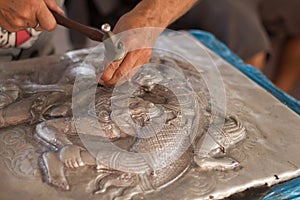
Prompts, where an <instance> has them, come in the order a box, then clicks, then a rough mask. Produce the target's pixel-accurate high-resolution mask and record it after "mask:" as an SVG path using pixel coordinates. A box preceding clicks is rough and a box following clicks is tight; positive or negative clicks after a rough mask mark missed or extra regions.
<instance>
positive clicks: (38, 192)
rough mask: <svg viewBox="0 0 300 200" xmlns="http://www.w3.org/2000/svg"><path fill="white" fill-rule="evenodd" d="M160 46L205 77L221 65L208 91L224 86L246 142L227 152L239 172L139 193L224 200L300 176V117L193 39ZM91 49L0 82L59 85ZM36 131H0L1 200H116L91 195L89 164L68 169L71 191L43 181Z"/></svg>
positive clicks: (5, 72)
mask: <svg viewBox="0 0 300 200" xmlns="http://www.w3.org/2000/svg"><path fill="white" fill-rule="evenodd" d="M156 45H157V46H156V47H157V48H158V50H157V51H158V52H160V50H159V49H161V48H164V49H169V50H170V51H173V52H177V53H178V54H179V55H182V57H184V58H186V59H187V60H188V61H189V62H190V63H192V64H194V65H196V66H199V67H200V68H201V70H202V71H203V72H204V73H207V74H209V73H210V71H213V73H212V75H214V74H215V73H216V71H214V70H215V68H214V66H213V65H215V66H217V68H218V69H219V72H220V74H221V79H220V80H221V81H222V82H221V86H220V85H215V86H214V85H213V86H211V90H210V92H211V93H212V94H213V93H214V87H224V88H225V90H224V92H225V94H226V96H225V97H226V98H225V100H226V101H225V103H226V107H225V108H226V113H227V114H234V115H236V116H237V117H238V118H239V119H240V120H241V121H242V122H243V124H244V126H245V127H246V131H247V138H246V140H245V141H244V142H243V143H241V144H238V145H237V146H235V147H234V148H232V149H230V150H229V155H230V156H231V157H232V158H234V159H236V160H237V161H239V162H240V163H241V166H242V167H241V168H239V169H236V170H229V171H225V172H224V171H223V172H222V171H215V170H212V171H203V170H199V169H198V168H197V167H196V166H195V167H193V168H192V169H191V170H190V171H189V172H188V173H187V174H185V175H184V176H183V177H181V178H180V179H179V180H177V181H175V182H174V183H173V184H171V185H170V186H168V187H166V188H163V189H161V190H160V191H156V192H153V193H149V194H144V195H142V197H143V198H144V199H178V198H180V199H222V198H225V197H228V196H230V195H232V194H235V193H238V192H242V191H245V190H246V189H247V188H251V187H259V186H262V185H265V184H267V185H274V184H276V183H279V182H282V181H285V180H289V179H291V178H293V177H297V176H299V175H300V159H299V156H298V153H297V150H298V149H299V143H300V135H299V133H300V126H299V124H300V117H299V116H297V115H296V114H295V113H294V112H293V111H291V110H290V109H289V108H287V107H286V106H285V105H283V104H282V103H280V102H279V101H278V100H277V99H275V98H274V97H273V96H271V95H270V94H268V93H267V92H266V91H264V90H263V89H262V88H261V87H259V86H258V85H257V84H256V83H254V82H252V81H251V80H249V79H248V78H247V77H246V76H245V75H243V74H242V73H241V72H239V71H238V70H236V69H235V68H234V67H233V66H231V65H230V64H228V63H227V62H225V61H224V60H222V59H221V58H220V57H219V56H217V55H216V54H215V53H213V52H211V51H209V50H208V49H207V48H206V47H204V46H203V45H202V44H198V42H197V41H196V39H194V38H192V36H190V35H188V34H172V33H171V34H167V35H164V36H162V37H161V38H160V40H159V41H158V42H157V44H156ZM199 48H200V49H205V50H206V51H207V52H208V54H209V55H210V56H211V58H212V60H213V62H208V59H207V55H206V54H205V53H203V51H199ZM88 51H89V50H82V51H76V52H70V53H68V54H66V55H64V56H63V57H60V56H52V57H44V58H37V59H32V60H27V61H19V62H11V63H3V64H1V65H0V71H1V74H0V78H1V80H5V79H7V78H11V77H13V76H15V77H18V78H20V77H19V76H18V74H19V75H20V74H23V75H24V74H26V78H28V77H30V79H31V80H32V81H35V82H37V83H40V84H50V83H53V82H57V81H58V80H59V78H60V76H61V74H62V72H63V71H64V70H65V69H66V67H67V66H68V64H69V63H70V62H73V63H76V62H78V63H80V62H81V55H83V54H86V53H87V52H88ZM161 53H164V52H161ZM27 66H29V67H27ZM216 79H218V77H216ZM220 80H217V81H216V82H217V83H219V82H218V81H220ZM207 81H208V84H211V82H209V81H210V80H207ZM212 83H215V82H212ZM222 83H223V84H224V85H223V84H222ZM217 94H218V93H216V95H217ZM220 98H222V97H220ZM33 131H34V127H31V126H29V125H28V124H22V125H17V126H15V127H9V128H4V129H1V130H0V155H1V157H0V166H1V168H0V177H1V179H2V181H1V183H0V199H7V200H8V199H20V198H22V199H24V200H25V199H45V200H48V199H49V200H50V199H63V200H70V199H111V195H110V194H109V193H108V194H105V195H104V196H99V195H96V194H93V192H92V191H90V187H89V185H90V184H92V181H91V180H92V179H93V177H96V176H97V172H96V171H95V170H94V169H92V168H88V167H83V168H81V169H79V170H67V171H66V176H67V177H68V179H69V180H70V182H72V187H71V190H70V191H62V190H59V189H57V188H54V187H51V186H49V185H48V184H47V183H45V182H43V181H42V175H41V172H40V170H39V167H38V159H39V156H40V155H41V153H42V152H43V151H45V147H44V146H43V144H40V143H38V142H37V141H36V140H35V139H34V138H33V135H32V133H33ZM111 194H113V191H111ZM135 198H141V195H140V196H137V197H135Z"/></svg>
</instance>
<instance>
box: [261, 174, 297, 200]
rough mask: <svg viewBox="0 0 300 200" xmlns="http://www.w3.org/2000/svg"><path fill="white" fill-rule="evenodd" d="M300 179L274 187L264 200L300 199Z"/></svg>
mask: <svg viewBox="0 0 300 200" xmlns="http://www.w3.org/2000/svg"><path fill="white" fill-rule="evenodd" d="M299 186H300V178H297V179H294V180H291V181H288V182H286V183H283V184H280V185H277V186H274V187H273V188H272V191H271V192H269V194H267V195H266V196H265V197H264V198H263V200H292V199H294V200H296V199H300V187H299Z"/></svg>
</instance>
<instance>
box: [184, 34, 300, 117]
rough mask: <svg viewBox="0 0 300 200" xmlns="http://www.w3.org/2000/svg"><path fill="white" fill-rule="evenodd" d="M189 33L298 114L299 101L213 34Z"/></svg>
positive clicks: (299, 108) (299, 109)
mask: <svg viewBox="0 0 300 200" xmlns="http://www.w3.org/2000/svg"><path fill="white" fill-rule="evenodd" d="M189 33H190V34H192V35H193V36H194V37H196V38H197V39H198V40H199V41H201V42H202V43H203V44H204V45H205V46H207V47H208V48H209V49H211V50H212V51H214V52H215V53H217V54H218V55H219V56H221V57H222V58H223V59H224V60H226V61H227V62H229V63H230V64H231V65H233V66H234V67H236V68H237V69H239V70H240V71H241V72H243V73H244V74H245V75H247V76H248V77H249V78H250V79H252V80H253V81H255V82H256V83H257V84H259V85H260V86H261V87H263V88H264V89H266V90H267V91H268V92H270V93H271V94H272V95H273V96H275V97H276V98H277V99H278V100H279V101H281V102H282V103H284V104H285V105H287V106H288V107H289V108H290V109H292V110H294V111H295V112H296V113H298V114H299V115H300V101H298V100H296V99H295V98H293V97H291V96H290V95H288V94H286V93H284V92H283V91H281V90H280V89H278V88H277V87H276V86H275V85H273V84H272V83H271V82H270V80H269V79H268V78H267V77H266V76H265V75H264V74H263V73H261V71H260V70H258V69H256V68H255V67H253V66H251V65H248V64H245V63H244V62H243V61H242V59H241V58H239V57H238V56H237V55H236V54H234V53H233V52H232V51H230V50H229V49H228V47H226V45H225V44H223V43H222V42H220V41H218V40H217V39H216V38H215V36H213V35H212V34H210V33H208V32H205V31H200V30H190V31H189Z"/></svg>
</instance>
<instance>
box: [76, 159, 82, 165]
mask: <svg viewBox="0 0 300 200" xmlns="http://www.w3.org/2000/svg"><path fill="white" fill-rule="evenodd" d="M76 161H77V163H78V165H79V166H80V167H82V166H84V162H82V159H81V158H77V159H76Z"/></svg>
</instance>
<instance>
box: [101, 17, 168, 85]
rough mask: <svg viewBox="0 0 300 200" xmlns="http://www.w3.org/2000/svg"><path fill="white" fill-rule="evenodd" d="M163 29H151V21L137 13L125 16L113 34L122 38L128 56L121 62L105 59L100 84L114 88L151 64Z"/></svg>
mask: <svg viewBox="0 0 300 200" xmlns="http://www.w3.org/2000/svg"><path fill="white" fill-rule="evenodd" d="M162 31H163V28H159V27H149V19H147V18H145V17H144V16H140V15H138V14H137V13H134V12H130V13H127V14H125V15H123V16H122V17H121V18H120V19H119V21H118V23H117V24H116V26H115V28H114V30H113V32H114V33H115V34H117V35H116V37H120V38H121V42H122V43H123V45H124V48H125V50H126V54H125V56H124V58H122V59H121V60H120V61H115V62H113V61H111V60H108V59H107V58H105V61H104V65H105V66H106V68H105V70H104V72H103V74H102V75H101V77H100V79H99V83H100V84H103V85H108V86H114V85H116V84H117V83H118V84H120V83H123V82H124V81H126V80H128V79H129V78H130V77H132V76H133V75H134V74H135V72H136V71H137V70H138V68H139V67H141V66H142V65H143V64H145V63H147V62H149V59H150V56H151V53H152V47H153V45H154V42H155V40H156V39H157V37H158V36H159V35H160V33H161V32H162Z"/></svg>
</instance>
